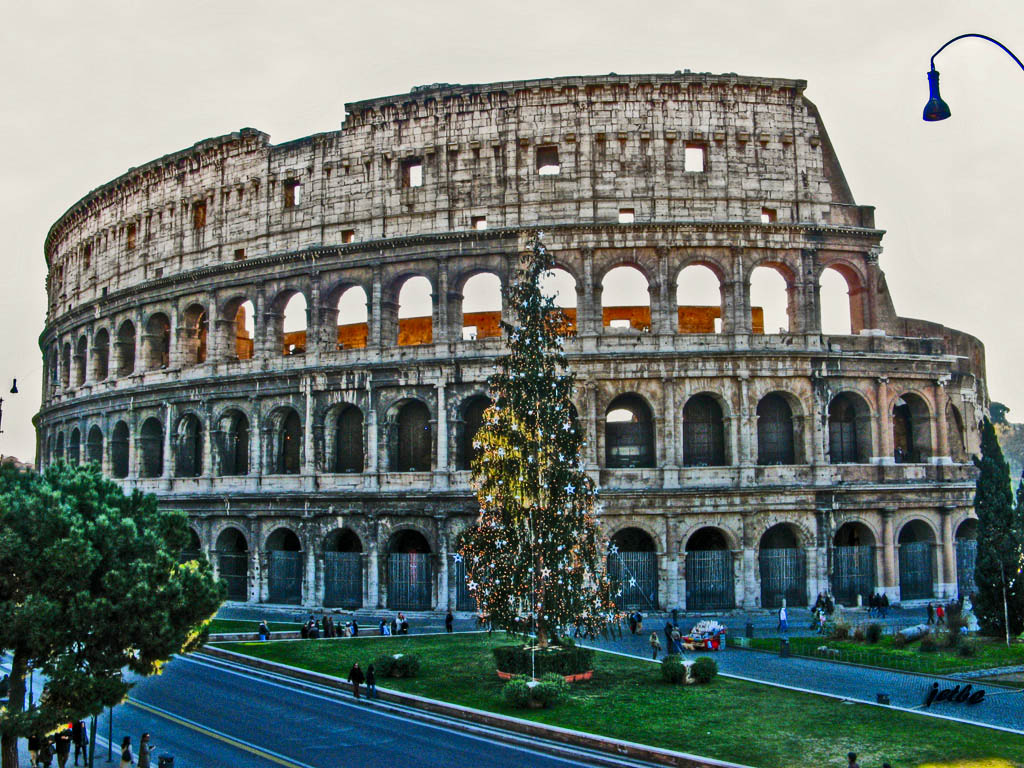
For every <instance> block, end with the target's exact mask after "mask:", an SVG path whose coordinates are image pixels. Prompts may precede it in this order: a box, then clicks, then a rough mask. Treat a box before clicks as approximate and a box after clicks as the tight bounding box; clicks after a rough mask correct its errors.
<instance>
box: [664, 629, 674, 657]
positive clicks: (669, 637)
mask: <svg viewBox="0 0 1024 768" xmlns="http://www.w3.org/2000/svg"><path fill="white" fill-rule="evenodd" d="M664 632H665V647H666V648H667V649H668V651H667V653H675V649H674V648H673V647H672V622H671V621H666V622H665V629H664Z"/></svg>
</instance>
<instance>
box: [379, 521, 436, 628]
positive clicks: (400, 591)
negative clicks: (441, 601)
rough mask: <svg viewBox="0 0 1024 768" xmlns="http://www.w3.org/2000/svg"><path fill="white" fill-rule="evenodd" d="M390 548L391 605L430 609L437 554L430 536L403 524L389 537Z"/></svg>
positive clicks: (388, 548) (389, 605)
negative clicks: (434, 552) (434, 551)
mask: <svg viewBox="0 0 1024 768" xmlns="http://www.w3.org/2000/svg"><path fill="white" fill-rule="evenodd" d="M387 552H388V557H387V563H388V578H387V605H388V608H390V609H391V610H403V611H425V610H429V609H430V608H431V604H432V602H433V600H432V593H433V586H434V573H433V570H434V568H433V559H434V558H433V555H432V550H431V546H430V540H429V537H428V536H426V535H425V534H424V533H423V532H422V531H420V530H418V529H417V528H416V527H413V526H408V525H403V526H401V527H400V528H397V529H396V530H395V531H393V532H392V534H391V536H390V537H389V539H388V547H387Z"/></svg>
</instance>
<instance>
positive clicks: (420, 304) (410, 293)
mask: <svg viewBox="0 0 1024 768" xmlns="http://www.w3.org/2000/svg"><path fill="white" fill-rule="evenodd" d="M389 293H390V294H391V295H393V296H394V301H393V304H391V305H389V307H386V308H385V309H388V310H389V315H392V314H393V320H392V318H391V317H389V318H388V319H389V323H388V325H389V326H390V327H393V328H394V333H395V335H394V338H395V339H396V340H397V343H398V346H400V347H406V346H415V345H418V344H431V343H433V341H434V311H435V307H434V304H435V301H434V284H433V282H432V281H431V280H430V278H429V277H427V276H426V275H424V274H422V273H406V274H404V275H401V276H399V277H397V278H395V280H394V281H393V282H392V283H391V289H390V291H389Z"/></svg>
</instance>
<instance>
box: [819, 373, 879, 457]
mask: <svg viewBox="0 0 1024 768" xmlns="http://www.w3.org/2000/svg"><path fill="white" fill-rule="evenodd" d="M871 421H872V419H871V406H869V405H868V403H867V401H866V400H865V399H864V397H863V396H862V395H861V394H860V393H859V392H854V391H851V390H846V391H843V392H840V393H838V394H837V395H836V396H835V397H833V398H832V400H831V402H829V405H828V448H829V461H830V462H831V463H832V464H867V463H868V462H870V461H871Z"/></svg>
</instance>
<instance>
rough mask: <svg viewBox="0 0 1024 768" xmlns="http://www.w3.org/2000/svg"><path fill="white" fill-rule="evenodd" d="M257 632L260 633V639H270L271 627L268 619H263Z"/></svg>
mask: <svg viewBox="0 0 1024 768" xmlns="http://www.w3.org/2000/svg"><path fill="white" fill-rule="evenodd" d="M256 634H257V635H259V638H260V640H263V641H266V640H269V639H270V627H268V626H267V620H266V619H263V620H262V621H261V622H260V625H259V627H258V628H257V630H256Z"/></svg>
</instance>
